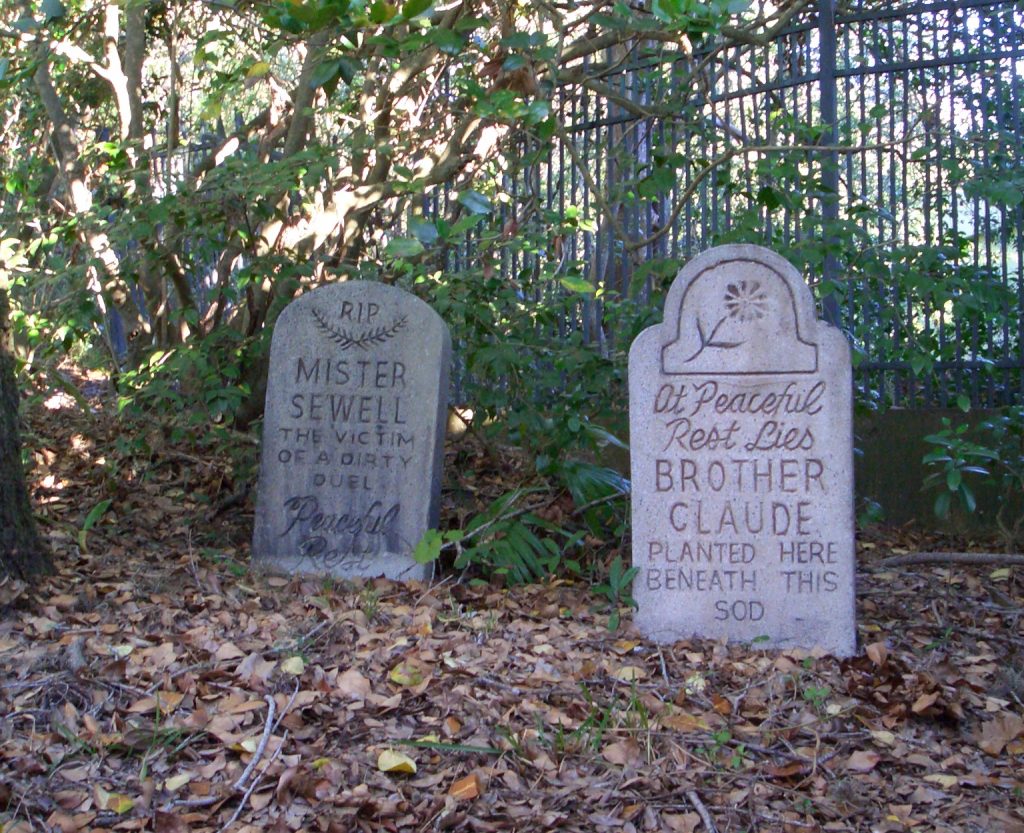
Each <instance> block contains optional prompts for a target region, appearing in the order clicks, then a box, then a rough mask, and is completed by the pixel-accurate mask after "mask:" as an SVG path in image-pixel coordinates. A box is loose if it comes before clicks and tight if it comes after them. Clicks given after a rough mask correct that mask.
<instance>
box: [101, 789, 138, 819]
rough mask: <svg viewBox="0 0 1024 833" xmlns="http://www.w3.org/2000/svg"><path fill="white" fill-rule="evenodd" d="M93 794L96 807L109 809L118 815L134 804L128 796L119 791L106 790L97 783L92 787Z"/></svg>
mask: <svg viewBox="0 0 1024 833" xmlns="http://www.w3.org/2000/svg"><path fill="white" fill-rule="evenodd" d="M93 795H94V796H95V797H96V807H97V808H99V809H100V810H109V811H110V812H112V813H117V814H118V815H119V816H120V815H124V814H125V813H127V812H128V811H129V810H131V809H132V807H133V806H134V805H133V803H132V800H131V799H130V798H129V797H128V796H126V795H122V794H121V793H111V792H107V791H106V790H105V789H103V787H101V786H100V785H99V784H96V785H95V787H93Z"/></svg>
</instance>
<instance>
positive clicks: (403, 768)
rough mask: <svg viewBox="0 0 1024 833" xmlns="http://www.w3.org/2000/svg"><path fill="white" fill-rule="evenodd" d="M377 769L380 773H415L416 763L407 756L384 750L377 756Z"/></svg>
mask: <svg viewBox="0 0 1024 833" xmlns="http://www.w3.org/2000/svg"><path fill="white" fill-rule="evenodd" d="M377 769H379V770H380V771H381V772H405V773H408V774H410V775H411V774H413V773H414V772H416V762H415V761H414V760H413V759H412V758H410V757H409V756H408V755H404V754H402V753H401V752H395V751H393V750H391V749H385V750H384V751H383V752H381V753H380V755H378V756H377Z"/></svg>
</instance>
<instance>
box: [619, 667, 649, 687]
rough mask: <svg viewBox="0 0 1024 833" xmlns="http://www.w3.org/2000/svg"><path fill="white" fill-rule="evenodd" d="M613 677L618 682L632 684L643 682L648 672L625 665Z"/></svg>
mask: <svg viewBox="0 0 1024 833" xmlns="http://www.w3.org/2000/svg"><path fill="white" fill-rule="evenodd" d="M613 676H614V677H615V679H616V680H622V681H623V682H624V683H632V682H636V681H637V680H642V679H643V678H644V677H646V676H647V672H646V671H644V669H642V668H638V667H637V666H635V665H624V666H622V668H620V669H619V670H618V671H616V672H615V674H614V675H613Z"/></svg>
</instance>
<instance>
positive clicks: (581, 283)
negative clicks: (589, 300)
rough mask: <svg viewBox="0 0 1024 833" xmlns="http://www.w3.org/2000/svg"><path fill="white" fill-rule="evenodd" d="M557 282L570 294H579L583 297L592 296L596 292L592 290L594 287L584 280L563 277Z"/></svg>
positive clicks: (571, 276) (568, 276)
mask: <svg viewBox="0 0 1024 833" xmlns="http://www.w3.org/2000/svg"><path fill="white" fill-rule="evenodd" d="M558 282H559V283H560V284H562V286H564V287H565V288H566V289H568V290H569V291H570V292H579V293H581V294H583V295H593V294H594V292H595V291H596V290H595V289H594V285H593V284H592V283H591V282H590V281H588V280H587V279H586V278H578V277H575V276H573V275H564V276H562V277H561V278H559V279H558Z"/></svg>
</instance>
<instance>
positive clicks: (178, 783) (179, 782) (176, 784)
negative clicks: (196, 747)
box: [164, 772, 192, 792]
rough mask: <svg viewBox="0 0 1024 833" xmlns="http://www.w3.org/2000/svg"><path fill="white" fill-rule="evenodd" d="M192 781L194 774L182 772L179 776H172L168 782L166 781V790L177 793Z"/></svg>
mask: <svg viewBox="0 0 1024 833" xmlns="http://www.w3.org/2000/svg"><path fill="white" fill-rule="evenodd" d="M191 780H192V774H191V773H189V772H182V773H180V774H178V775H172V776H171V777H170V778H168V779H167V780H166V781H164V789H165V790H167V791H168V792H175V791H176V790H180V789H181V788H182V787H184V786H185V785H186V784H187V783H188V782H189V781H191Z"/></svg>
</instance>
